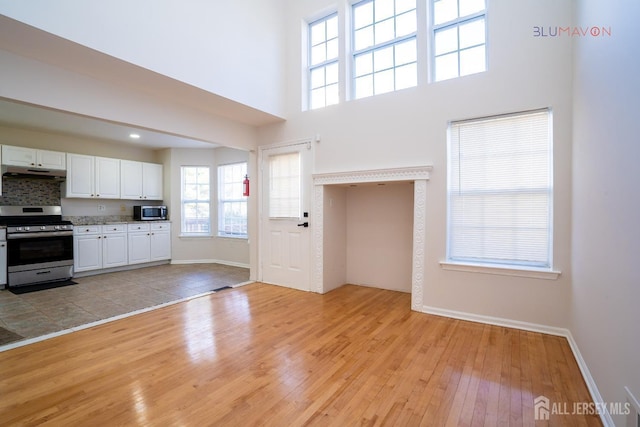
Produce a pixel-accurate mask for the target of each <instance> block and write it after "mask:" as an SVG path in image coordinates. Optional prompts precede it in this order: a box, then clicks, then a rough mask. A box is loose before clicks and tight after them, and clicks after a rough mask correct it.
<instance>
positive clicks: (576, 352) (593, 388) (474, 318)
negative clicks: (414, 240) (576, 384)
mask: <svg viewBox="0 0 640 427" xmlns="http://www.w3.org/2000/svg"><path fill="white" fill-rule="evenodd" d="M422 312H423V313H426V314H433V315H435V316H443V317H450V318H453V319H459V320H467V321H469V322H477V323H485V324H488V325H496V326H504V327H506V328H513V329H521V330H524V331H530V332H539V333H542V334H548V335H556V336H561V337H565V338H566V339H567V341H568V342H569V347H570V348H571V351H572V352H573V357H574V358H575V359H576V362H577V363H578V367H579V368H580V372H581V373H582V377H583V378H584V381H585V382H586V383H587V389H588V390H589V394H591V398H592V399H593V401H594V402H595V403H603V400H602V396H601V395H600V391H599V390H598V387H597V385H596V382H595V380H594V379H593V376H591V372H590V371H589V368H588V367H587V364H586V362H585V361H584V358H583V357H582V354H581V353H580V349H579V348H578V344H577V343H576V341H575V340H574V339H573V335H571V331H570V330H569V329H565V328H557V327H554V326H546V325H540V324H537V323H529V322H522V321H519V320H512V319H504V318H501V317H492V316H484V315H481V314H473V313H465V312H462V311H454V310H446V309H443V308H437V307H429V306H426V305H425V306H423V307H422ZM602 407H603V408H605V411H604V412H603V413H601V414H600V419H601V420H602V424H604V426H605V427H615V424H614V423H613V418H611V414H609V412H608V411H606V405H602Z"/></svg>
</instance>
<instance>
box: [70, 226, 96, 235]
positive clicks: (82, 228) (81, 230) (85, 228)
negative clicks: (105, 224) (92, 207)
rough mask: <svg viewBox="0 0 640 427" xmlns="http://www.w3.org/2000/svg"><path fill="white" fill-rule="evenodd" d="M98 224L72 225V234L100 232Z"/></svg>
mask: <svg viewBox="0 0 640 427" xmlns="http://www.w3.org/2000/svg"><path fill="white" fill-rule="evenodd" d="M100 227H101V226H100V225H76V226H75V227H73V234H76V235H78V234H100V233H101V232H102V229H101V228H100Z"/></svg>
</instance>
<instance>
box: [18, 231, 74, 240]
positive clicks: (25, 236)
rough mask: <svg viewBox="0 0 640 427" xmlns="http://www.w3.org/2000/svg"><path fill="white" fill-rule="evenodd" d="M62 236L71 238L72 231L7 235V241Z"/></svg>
mask: <svg viewBox="0 0 640 427" xmlns="http://www.w3.org/2000/svg"><path fill="white" fill-rule="evenodd" d="M64 236H73V231H42V232H35V233H15V234H7V240H13V239H33V238H35V237H64Z"/></svg>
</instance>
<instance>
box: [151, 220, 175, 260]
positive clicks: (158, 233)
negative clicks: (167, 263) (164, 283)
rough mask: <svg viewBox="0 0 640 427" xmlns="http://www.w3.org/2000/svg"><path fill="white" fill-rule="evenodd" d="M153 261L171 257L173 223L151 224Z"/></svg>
mask: <svg viewBox="0 0 640 427" xmlns="http://www.w3.org/2000/svg"><path fill="white" fill-rule="evenodd" d="M150 243H151V261H162V260H165V259H171V224H168V223H156V224H151V242H150Z"/></svg>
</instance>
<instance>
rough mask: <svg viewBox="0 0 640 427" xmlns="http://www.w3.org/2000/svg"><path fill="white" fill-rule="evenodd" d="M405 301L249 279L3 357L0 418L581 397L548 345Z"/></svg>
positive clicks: (352, 409) (343, 411) (566, 351)
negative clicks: (412, 308) (297, 288)
mask: <svg viewBox="0 0 640 427" xmlns="http://www.w3.org/2000/svg"><path fill="white" fill-rule="evenodd" d="M409 307H410V296H409V295H408V294H404V293H399V292H392V291H385V290H379V289H371V288H364V287H357V286H343V287H342V288H339V289H337V290H335V291H332V292H330V293H328V294H326V295H318V294H313V293H305V292H300V291H295V290H291V289H287V288H281V287H277V286H270V285H264V284H259V283H256V284H251V285H247V286H243V287H239V288H234V289H229V290H226V291H223V292H220V293H217V294H213V295H209V296H205V297H201V298H196V299H193V300H190V301H188V302H184V303H180V304H176V305H172V306H168V307H164V308H161V309H158V310H154V311H151V312H147V313H143V314H140V315H136V316H133V317H130V318H126V319H122V320H119V321H114V322H111V323H107V324H103V325H100V326H96V327H94V328H91V329H86V330H81V331H78V332H74V333H71V334H68V335H63V336H59V337H56V338H52V339H49V340H46V341H42V342H39V343H35V344H31V345H27V346H24V347H20V348H16V349H13V350H9V351H5V352H3V353H0V424H2V425H51V426H78V425H81V426H85V425H86V426H89V425H91V426H114V425H140V426H146V425H153V426H207V425H215V426H227V425H229V426H249V425H273V426H299V425H327V426H328V425H331V426H334V425H335V426H350V425H404V426H417V425H424V426H447V425H450V426H459V425H474V426H476V425H478V426H480V425H488V426H493V425H505V426H506V425H513V426H515V425H536V424H534V412H533V399H534V398H535V397H537V396H539V395H544V396H547V397H548V398H549V399H550V400H551V401H552V402H559V403H560V402H561V403H563V404H564V403H566V405H567V407H569V408H571V407H572V405H573V403H574V402H588V401H590V397H589V394H588V392H587V389H586V386H585V384H584V382H583V380H582V377H581V376H580V372H579V369H578V367H577V365H576V362H575V360H574V358H573V356H572V353H571V350H570V348H569V346H568V344H567V342H566V340H565V339H564V338H560V337H555V336H549V335H543V334H538V333H532V332H525V331H519V330H514V329H508V328H502V327H497V326H490V325H483V324H477V323H471V322H464V321H459V320H453V319H447V318H443V317H437V316H431V315H426V314H420V313H416V312H412V311H410V309H409ZM539 425H573V426H583V425H594V426H597V425H601V424H600V421H599V419H598V418H597V416H578V415H573V416H572V415H551V419H550V421H549V422H544V423H540V424H539Z"/></svg>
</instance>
